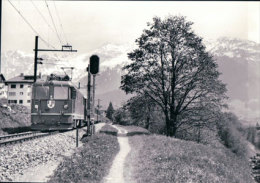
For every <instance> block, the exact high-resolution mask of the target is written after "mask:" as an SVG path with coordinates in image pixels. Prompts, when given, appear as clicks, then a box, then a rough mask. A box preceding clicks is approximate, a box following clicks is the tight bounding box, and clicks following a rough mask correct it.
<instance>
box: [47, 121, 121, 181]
mask: <svg viewBox="0 0 260 183" xmlns="http://www.w3.org/2000/svg"><path fill="white" fill-rule="evenodd" d="M115 130H116V129H114V128H112V127H111V126H109V125H105V126H103V127H102V128H101V131H103V132H105V131H108V132H109V131H113V132H114V131H115ZM82 142H83V143H84V144H83V146H82V147H80V148H79V149H78V150H77V151H76V152H75V153H74V154H73V155H72V156H70V157H66V158H65V159H64V161H63V162H62V163H61V164H60V165H59V166H58V168H57V169H56V170H55V172H54V174H53V176H52V177H51V178H50V180H49V182H62V183H63V182H89V183H97V182H101V181H102V179H103V177H105V176H106V175H107V174H108V172H109V169H110V167H111V165H112V162H113V159H114V157H115V155H116V154H117V153H118V151H119V144H118V141H117V137H116V136H113V135H107V134H103V133H97V134H96V135H93V136H91V137H85V138H83V139H82Z"/></svg>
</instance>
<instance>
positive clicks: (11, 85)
mask: <svg viewBox="0 0 260 183" xmlns="http://www.w3.org/2000/svg"><path fill="white" fill-rule="evenodd" d="M33 82H34V80H33V76H26V75H23V73H21V74H20V75H19V76H16V77H14V78H11V79H9V80H7V81H6V82H5V84H6V85H7V86H8V87H7V91H8V93H7V100H8V103H9V104H21V105H24V106H26V107H28V108H31V95H32V84H33Z"/></svg>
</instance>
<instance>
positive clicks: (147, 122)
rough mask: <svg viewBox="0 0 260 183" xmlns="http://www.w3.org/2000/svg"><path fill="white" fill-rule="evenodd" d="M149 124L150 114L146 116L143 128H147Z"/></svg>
mask: <svg viewBox="0 0 260 183" xmlns="http://www.w3.org/2000/svg"><path fill="white" fill-rule="evenodd" d="M149 126H150V116H147V117H146V123H145V129H147V130H148V129H149Z"/></svg>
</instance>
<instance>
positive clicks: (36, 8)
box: [31, 0, 55, 33]
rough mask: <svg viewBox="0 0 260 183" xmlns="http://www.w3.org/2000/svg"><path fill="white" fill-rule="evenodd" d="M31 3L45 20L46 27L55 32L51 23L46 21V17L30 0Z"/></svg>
mask: <svg viewBox="0 0 260 183" xmlns="http://www.w3.org/2000/svg"><path fill="white" fill-rule="evenodd" d="M31 3H32V4H33V6H34V8H35V9H36V10H37V12H38V13H39V14H40V16H41V17H42V19H43V20H44V21H45V23H46V24H47V25H48V27H49V28H50V29H51V30H52V31H53V32H54V33H55V30H54V29H53V28H52V27H51V25H50V24H49V23H48V21H47V20H46V18H45V17H44V16H43V14H42V13H41V11H40V10H39V8H38V7H37V6H36V5H35V4H34V2H33V0H31Z"/></svg>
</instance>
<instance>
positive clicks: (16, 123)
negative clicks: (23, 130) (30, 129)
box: [0, 103, 31, 135]
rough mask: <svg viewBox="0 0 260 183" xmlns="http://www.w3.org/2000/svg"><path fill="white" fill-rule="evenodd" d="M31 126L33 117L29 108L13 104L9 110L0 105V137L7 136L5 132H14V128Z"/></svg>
mask: <svg viewBox="0 0 260 183" xmlns="http://www.w3.org/2000/svg"><path fill="white" fill-rule="evenodd" d="M30 125H31V117H30V113H29V110H28V108H27V107H24V106H21V105H15V104H13V105H10V108H8V107H7V106H5V105H2V104H1V103H0V135H3V134H7V132H4V131H12V128H16V127H25V126H30ZM3 129H6V130H4V131H3ZM8 129H9V130H8Z"/></svg>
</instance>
